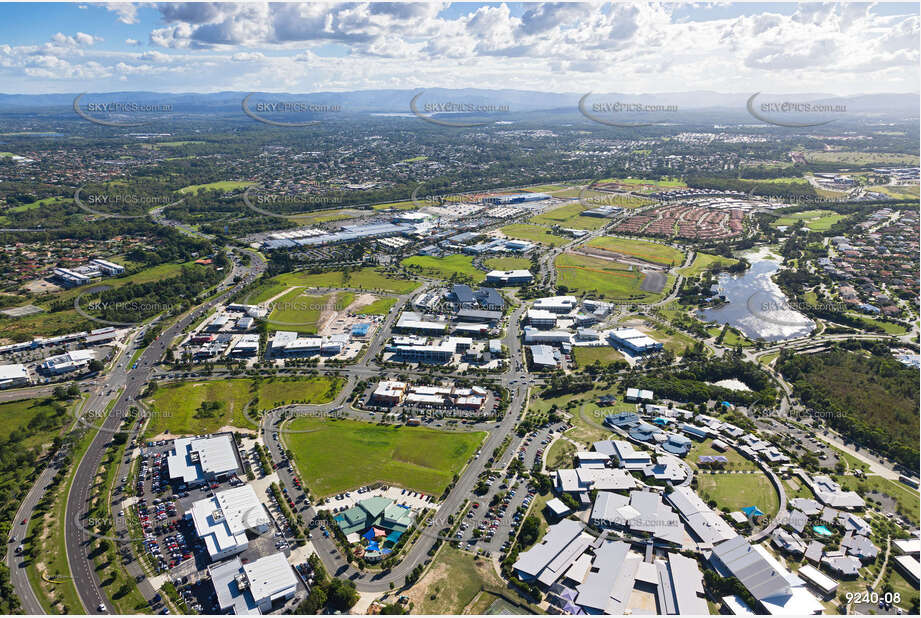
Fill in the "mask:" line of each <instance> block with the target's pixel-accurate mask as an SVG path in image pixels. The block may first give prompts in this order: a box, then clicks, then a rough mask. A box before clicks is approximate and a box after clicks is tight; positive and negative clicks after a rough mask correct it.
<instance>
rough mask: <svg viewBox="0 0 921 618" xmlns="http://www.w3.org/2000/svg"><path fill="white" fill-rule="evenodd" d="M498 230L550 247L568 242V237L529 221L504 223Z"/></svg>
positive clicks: (511, 236) (507, 234) (513, 236)
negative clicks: (553, 232)
mask: <svg viewBox="0 0 921 618" xmlns="http://www.w3.org/2000/svg"><path fill="white" fill-rule="evenodd" d="M500 231H501V232H502V233H503V234H505V235H506V236H508V237H509V238H517V239H519V240H529V241H531V242H537V243H540V244H542V245H548V246H550V247H558V246H560V245H562V244H565V243H567V242H569V239H568V238H563V237H562V236H557V235H556V234H552V233H550V228H547V227H544V226H542V225H532V224H530V223H513V224H511V225H506V226H505V227H504V228H502V229H501V230H500Z"/></svg>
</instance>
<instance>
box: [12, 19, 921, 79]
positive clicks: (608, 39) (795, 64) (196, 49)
mask: <svg viewBox="0 0 921 618" xmlns="http://www.w3.org/2000/svg"><path fill="white" fill-rule="evenodd" d="M140 6H150V7H151V8H152V9H153V11H154V12H155V13H156V15H158V17H159V21H158V22H150V23H148V22H149V20H148V17H149V14H150V12H147V11H145V12H141V11H140V10H139V8H138V7H140ZM447 6H448V5H446V4H443V3H424V2H418V3H399V4H389V3H373V2H371V3H369V2H352V3H341V4H325V3H323V4H321V3H259V4H256V3H217V2H200V3H199V2H189V3H163V4H151V5H134V4H131V5H129V4H127V3H111V4H107V5H106V8H107V9H108V10H109V11H112V12H114V13H116V14H117V15H118V18H119V20H120V21H122V22H124V23H135V24H137V23H140V24H143V25H148V26H149V27H148V28H147V33H148V41H147V42H148V43H149V44H150V46H151V48H152V49H155V50H156V49H158V50H160V51H159V52H157V54H138V53H137V51H139V50H130V49H129V50H125V49H124V48H121V49H118V50H117V51H113V50H106V49H104V45H102V44H101V42H102V39H101V38H99V37H97V36H95V35H93V34H86V33H76V34H70V35H68V34H63V33H58V34H56V35H55V36H53V37H51V39H50V40H49V41H47V42H45V43H36V44H34V45H22V46H14V47H11V46H8V48H7V49H8V51H6V52H4V51H3V49H4V48H2V47H0V64H2V66H3V67H4V79H5V80H6V79H7V78H8V77H10V76H11V75H12V76H13V77H15V75H16V74H17V72H18V74H19V75H26V74H27V73H26V69H27V68H28V69H29V71H30V72H31V73H29V75H36V73H35V72H36V71H52V70H53V67H51V68H49V65H48V61H47V60H43V61H42V62H43V63H44V64H43V63H36V62H31V63H30V60H29V59H30V57H33V56H39V57H43V58H44V57H50V58H57V59H58V60H59V61H62V62H61V64H60V67H61V71H62V73H61V79H68V77H67V76H69V75H74V74H76V73H78V72H79V70H80V69H79V67H80V66H86V67H87V68H86V69H85V72H86V73H87V74H96V73H100V71H108V72H110V73H111V74H112V75H118V76H120V77H119V79H121V78H123V77H125V76H129V77H133V76H144V79H137V80H134V81H132V80H129V82H128V83H129V85H130V84H137V86H139V87H143V88H144V89H148V88H151V87H155V86H157V87H161V88H162V89H169V90H175V89H177V88H179V87H184V88H188V89H190V90H202V89H213V90H221V89H233V88H241V89H250V85H251V84H252V85H253V87H255V85H256V84H260V86H259V87H260V88H261V89H272V90H278V89H281V88H291V89H294V90H298V91H309V90H312V89H319V90H323V89H326V90H348V89H364V88H417V87H419V88H424V87H433V86H443V87H464V86H475V87H482V88H509V87H514V88H523V89H547V90H554V91H569V92H587V91H589V90H592V91H595V92H610V91H612V90H616V91H619V92H667V91H687V90H698V89H710V90H721V91H725V92H738V91H746V90H750V91H752V92H754V91H755V90H760V89H766V90H767V89H769V90H771V91H773V92H797V91H799V92H802V91H815V90H823V91H826V92H837V93H841V94H847V93H854V92H865V91H874V90H875V91H878V90H879V89H881V88H886V89H887V90H888V91H891V90H893V89H895V90H900V91H911V90H916V89H917V82H918V79H919V73H918V68H917V66H918V62H919V39H921V26H919V16H918V15H917V14H916V13H915V14H904V15H898V14H896V15H880V14H878V13H877V12H876V11H877V9H876V8H875V7H874V5H872V4H848V5H840V4H834V3H829V4H813V3H804V4H800V5H797V7H796V9H795V11H794V12H793V13H787V14H785V13H781V12H780V11H779V10H775V9H773V8H772V5H770V4H767V5H763V8H762V9H760V10H757V11H751V10H746V11H738V12H737V13H738V14H733V13H732V11H727V10H725V7H726V6H728V7H730V8H731V7H733V6H735V5H732V4H729V5H724V8H723V9H721V10H719V11H711V10H708V8H707V7H706V6H703V7H697V6H695V7H691V8H690V9H687V10H682V11H680V14H681V15H682V16H683V17H682V18H680V19H679V18H677V17H676V16H675V12H676V10H677V9H676V8H675V7H674V6H673V5H670V4H658V3H656V4H626V3H606V4H594V3H590V4H586V3H566V2H559V3H556V2H554V3H532V4H523V5H521V8H517V7H516V5H512V4H507V3H491V4H485V5H476V4H462V5H456V6H453V7H451V10H450V11H446V10H445V9H446V7H447ZM689 11H691V15H692V16H693V18H692V19H691V18H688V14H689ZM727 13H729V16H727ZM132 34H133V33H132ZM135 36H137V35H135ZM141 41H143V39H142V38H141V37H138V38H137V39H136V38H129V39H125V45H128V46H129V47H137V46H140V45H141ZM167 50H169V53H163V52H166V51H167ZM269 60H271V61H269ZM65 63H66V64H65ZM91 63H95V65H93V64H91ZM97 65H98V66H97ZM305 65H306V67H307V68H309V70H304V69H305ZM99 67H102V69H100V68H99ZM170 71H172V72H173V74H172V75H170ZM873 71H877V74H878V75H877V76H878V77H879V79H878V80H871V79H868V78H867V77H868V74H869V73H872V72H873ZM900 72H901V73H900ZM46 79H48V80H51V81H53V80H54V79H55V78H54V76H53V74H52V73H48V74H47V77H46ZM186 79H188V80H189V81H187V82H186V81H182V80H186ZM149 80H163V81H160V82H152V81H149ZM170 80H173V81H170ZM35 83H39V82H37V81H36V82H35Z"/></svg>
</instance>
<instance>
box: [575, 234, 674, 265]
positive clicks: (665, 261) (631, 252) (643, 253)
mask: <svg viewBox="0 0 921 618" xmlns="http://www.w3.org/2000/svg"><path fill="white" fill-rule="evenodd" d="M586 244H587V246H589V247H594V248H595V249H602V250H604V251H610V252H612V253H619V254H621V255H624V256H627V257H631V258H636V259H639V260H643V261H645V262H651V263H653V264H660V265H662V266H677V265H680V264H682V263H683V262H684V253H682V252H681V251H679V250H678V249H675V248H674V247H670V246H668V245H663V244H661V243H656V242H647V241H645V240H635V239H632V238H616V237H614V236H599V237H598V238H593V239H591V240H590V241H588V243H586Z"/></svg>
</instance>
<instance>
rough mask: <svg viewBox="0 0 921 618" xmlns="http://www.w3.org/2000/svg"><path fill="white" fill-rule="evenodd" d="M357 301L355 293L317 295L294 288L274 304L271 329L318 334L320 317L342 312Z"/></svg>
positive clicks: (271, 314)
mask: <svg viewBox="0 0 921 618" xmlns="http://www.w3.org/2000/svg"><path fill="white" fill-rule="evenodd" d="M353 300H355V293H354V292H333V293H331V294H325V295H316V294H310V293H308V292H304V290H303V289H302V288H294V289H293V290H291V291H290V292H288V293H286V294H285V295H284V296H282V297H281V298H279V299H278V300H276V301H274V302H273V303H272V306H273V309H272V313H270V314H269V319H268V324H269V327H270V328H272V329H275V330H290V331H294V332H296V333H306V334H309V335H313V334H316V332H317V328H318V326H319V324H318V322H319V320H320V316H321V315H322V314H323V312H324V311H327V310H335V311H342V310H344V309H345V308H346V307H348V306H349V305H351V304H352V301H353Z"/></svg>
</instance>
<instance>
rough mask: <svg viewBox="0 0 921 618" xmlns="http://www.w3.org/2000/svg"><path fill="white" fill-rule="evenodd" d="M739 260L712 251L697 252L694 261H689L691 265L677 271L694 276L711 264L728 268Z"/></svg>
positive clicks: (687, 275) (686, 275)
mask: <svg viewBox="0 0 921 618" xmlns="http://www.w3.org/2000/svg"><path fill="white" fill-rule="evenodd" d="M738 262H739V260H737V259H735V258H727V257H723V256H722V255H713V254H712V253H701V252H697V253H695V254H694V261H693V262H691V265H690V266H688V267H686V268H682V269H681V270H679V271H678V272H679V273H680V274H682V275H684V276H685V277H696V276H697V275H699V274H700V273H702V272H704V271H705V270H707V269H709V268H711V267H712V266H714V265H716V264H719V265H720V266H722V267H723V268H728V267H729V266H732V265H733V264H737V263H738Z"/></svg>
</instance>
